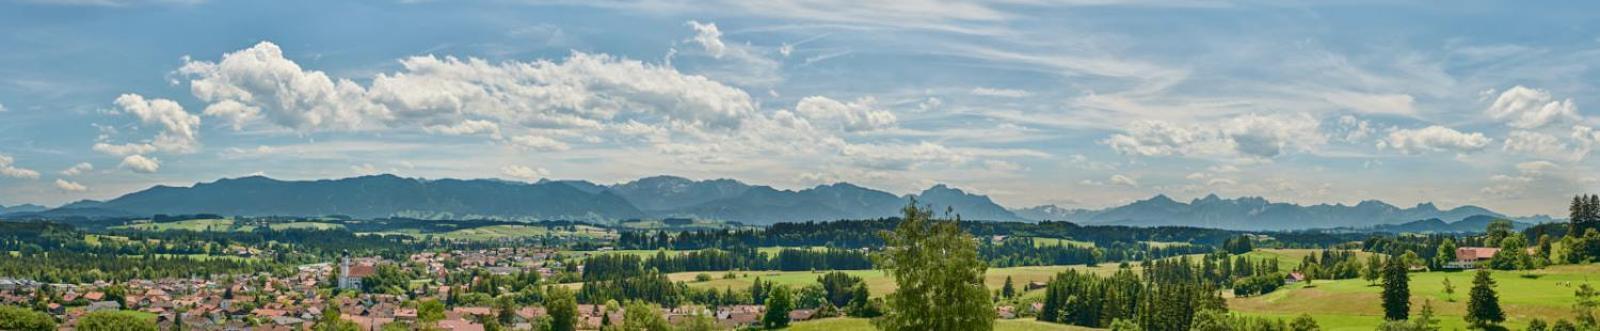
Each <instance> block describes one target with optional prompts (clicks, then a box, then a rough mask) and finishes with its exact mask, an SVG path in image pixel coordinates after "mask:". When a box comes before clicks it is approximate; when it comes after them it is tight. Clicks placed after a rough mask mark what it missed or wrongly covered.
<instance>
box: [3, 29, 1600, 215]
mask: <svg viewBox="0 0 1600 331" xmlns="http://www.w3.org/2000/svg"><path fill="white" fill-rule="evenodd" d="M1541 5H1542V6H1529V5H1526V4H1517V3H1492V2H1462V3H1452V4H1451V5H1450V6H1444V7H1441V6H1437V5H1436V4H1430V3H1425V2H1419V3H1406V2H1350V3H1328V2H1304V3H1302V2H1299V1H1263V2H1255V1H1122V0H1083V1H1070V0H1069V1H1048V0H1010V1H993V2H990V1H971V2H969V1H893V2H882V1H831V0H773V1H728V2H723V1H572V2H568V1H352V2H330V1H267V2H246V1H218V0H210V1H206V0H187V1H183V0H174V1H135V0H66V1H49V0H37V1H4V2H0V109H3V111H0V133H3V134H0V204H4V205H13V204H19V203H41V204H49V205H55V204H60V203H64V202H69V201H74V200H78V199H105V198H110V197H115V196H117V195H120V194H124V193H127V192H130V191H134V190H138V189H142V188H145V187H149V186H151V185H158V184H165V185H189V184H192V183H194V182H199V181H211V180H215V179H218V178H223V177H238V176H246V175H251V174H265V175H268V176H271V177H276V178H284V179H310V178H337V177H348V176H355V175H362V174H371V173H395V174H398V175H402V176H411V177H426V178H441V177H458V178H488V177H494V178H503V179H511V180H525V181H535V180H538V179H540V178H554V179H588V180H592V181H596V182H601V183H613V182H618V181H625V180H630V179H634V178H638V177H642V176H650V175H657V174H672V175H680V176H685V177H690V178H722V177H727V178H735V179H739V180H743V181H747V182H752V183H761V184H770V185H774V186H778V187H781V188H805V187H810V186H814V185H818V184H826V183H832V182H838V181H848V182H852V183H856V184H860V185H864V186H869V187H875V188H880V189H885V190H889V191H892V192H895V193H909V192H915V191H918V190H920V189H923V188H926V187H928V186H930V185H932V184H934V183H948V184H951V185H953V186H956V187H960V188H963V189H967V190H970V191H974V192H978V193H983V194H988V195H990V196H992V197H994V198H995V199H996V200H998V201H999V202H1000V203H1002V204H1005V205H1007V206H1010V207H1026V206H1032V205H1039V204H1056V205H1060V206H1064V207H1103V206H1108V205H1113V204H1120V203H1125V202H1128V201H1132V200H1135V199H1142V198H1146V197H1149V196H1151V195H1154V194H1157V193H1164V194H1168V195H1171V196H1174V197H1177V198H1180V199H1182V198H1192V197H1197V196H1203V195H1205V194H1208V193H1213V192H1214V193H1217V194H1220V195H1223V196H1247V195H1248V196H1263V197H1266V198H1268V199H1271V200H1275V201H1292V202H1300V203H1323V202H1326V203H1355V202H1358V201H1360V200H1365V199H1381V200H1385V201H1389V202H1392V203H1396V204H1401V205H1409V204H1414V203H1418V202H1424V201H1435V202H1438V203H1439V204H1440V205H1442V206H1454V205H1460V204H1477V205H1482V206H1485V207H1489V208H1493V209H1496V210H1500V211H1503V212H1508V213H1512V214H1534V213H1548V214H1557V215H1559V214H1561V213H1563V210H1564V208H1565V201H1566V199H1567V197H1569V196H1570V195H1572V194H1575V193H1579V192H1590V191H1593V190H1594V186H1596V184H1597V181H1600V178H1597V177H1595V175H1593V174H1594V173H1595V171H1594V170H1595V162H1594V161H1593V159H1591V158H1589V156H1590V152H1591V149H1592V147H1593V146H1594V145H1595V144H1596V143H1597V142H1600V130H1596V129H1595V128H1596V127H1600V117H1596V116H1600V115H1596V114H1592V113H1594V111H1589V110H1587V109H1588V108H1590V107H1591V105H1594V104H1596V103H1597V102H1600V100H1595V97H1594V95H1596V93H1595V92H1596V91H1597V90H1596V86H1594V84H1593V82H1595V81H1596V78H1597V77H1596V76H1597V75H1596V71H1595V68H1594V65H1593V63H1595V61H1596V60H1595V59H1597V58H1600V27H1596V26H1595V25H1596V24H1600V23H1597V21H1596V20H1593V19H1592V14H1591V13H1593V12H1595V11H1596V10H1600V8H1593V7H1594V5H1593V4H1588V3H1578V4H1573V5H1570V6H1568V5H1565V4H1553V3H1552V4H1545V3H1541Z"/></svg>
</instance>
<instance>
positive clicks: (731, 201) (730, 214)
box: [0, 175, 1505, 230]
mask: <svg viewBox="0 0 1600 331" xmlns="http://www.w3.org/2000/svg"><path fill="white" fill-rule="evenodd" d="M911 198H916V199H917V201H918V202H919V204H927V205H932V206H934V208H935V209H936V210H938V211H941V212H942V211H943V210H944V209H945V208H946V207H949V208H952V209H954V210H955V211H956V213H957V214H960V215H961V216H962V218H964V219H968V220H988V221H1038V220H1064V221H1073V222H1078V223H1086V224H1112V225H1133V226H1158V225H1184V226H1200V227H1211V228H1223V229H1240V230H1289V229H1308V228H1335V227H1358V228H1359V227H1375V226H1380V225H1395V224H1401V223H1407V222H1412V221H1418V220H1429V219H1440V220H1449V221H1455V220H1463V219H1467V218H1469V217H1473V216H1480V215H1481V216H1484V217H1489V218H1500V217H1505V215H1502V214H1500V213H1496V212H1494V211H1490V210H1487V209H1484V208H1480V207H1476V206H1461V207H1457V208H1453V209H1449V210H1440V209H1438V208H1437V207H1435V206H1434V205H1432V204H1429V203H1424V204H1419V205H1417V206H1414V207H1411V208H1400V207H1396V206H1393V205H1390V204H1387V203H1383V202H1380V201H1373V200H1369V201H1363V202H1361V203H1359V204H1356V205H1354V206H1347V205H1343V204H1337V205H1328V204H1319V205H1312V206H1301V205H1296V204H1290V203H1274V202H1270V201H1267V200H1266V199H1263V198H1258V197H1243V198H1236V199H1223V198H1219V197H1217V196H1216V195H1210V196H1207V197H1204V198H1200V199H1194V200H1193V201H1190V202H1187V203H1184V202H1178V201H1174V200H1172V199H1170V198H1168V197H1167V196H1165V195H1158V196H1155V197H1153V198H1150V199H1146V200H1141V201H1137V202H1134V203H1131V204H1128V205H1124V206H1118V207H1112V208H1107V209H1099V210H1088V209H1066V208H1059V207H1055V206H1039V207H1033V208H1025V209H1016V210H1008V209H1006V208H1005V207H1002V206H1000V205H999V204H996V203H995V202H994V201H992V200H990V199H989V198H988V197H986V196H983V195H977V194H972V193H968V192H965V191H962V190H960V189H956V188H952V187H949V186H945V185H935V186H933V187H930V188H928V189H926V190H923V191H922V192H919V193H916V194H908V195H904V196H901V195H895V194H892V193H888V192H884V191H879V190H874V189H870V188H865V187H861V186H856V185H853V184H849V183H837V184H830V185H820V186H816V187H812V188H807V189H801V190H780V189H775V188H772V187H770V186H763V185H751V184H746V183H742V182H739V181H736V180H731V179H713V180H698V181H697V180H690V179H686V178H681V177H673V176H655V177H647V178H641V179H638V180H635V181H631V182H626V183H621V184H615V185H602V184H596V183H592V182H588V181H581V180H543V181H540V182H537V183H526V182H513V181H504V180H495V179H470V180H461V179H417V178H402V177H398V176H393V175H374V176H362V177H352V178H343V179H330V180H313V181H284V180H277V179H272V178H267V177H262V176H251V177H242V178H232V179H221V180H218V181H215V182H210V183H199V184H195V185H194V186H191V187H170V186H156V187H152V188H149V189H146V190H143V191H139V192H134V193H130V194H127V195H124V196H121V197H118V198H115V199H111V200H108V201H104V202H99V201H80V202H76V203H72V204H68V205H65V206H62V207H60V208H56V209H52V210H43V208H42V207H37V206H31V207H30V206H21V207H22V208H18V207H12V208H4V209H0V213H5V214H6V215H7V216H12V217H29V216H34V217H41V216H42V217H69V216H86V217H112V216H148V215H156V214H168V215H177V214H198V213H212V214H221V215H239V216H325V215H345V216H350V217H356V218H377V217H390V216H401V217H416V218H429V219H467V218H499V219H521V220H541V219H571V220H598V221H604V220H622V219H636V218H669V217H683V218H702V219H716V220H723V221H736V222H741V223H745V224H771V223H776V222H785V221H810V220H817V221H826V220H837V219H865V218H878V217H890V216H895V215H898V214H899V210H900V208H901V207H904V206H905V204H906V201H908V199H911ZM0 208H3V207H0ZM1441 223H1443V224H1445V225H1444V226H1448V225H1449V222H1443V221H1441ZM1418 224H1422V223H1418ZM1428 224H1431V223H1428Z"/></svg>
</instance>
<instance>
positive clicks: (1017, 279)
mask: <svg viewBox="0 0 1600 331" xmlns="http://www.w3.org/2000/svg"><path fill="white" fill-rule="evenodd" d="M1116 268H1117V267H1116V265H1114V264H1102V265H1100V266H1098V267H1093V268H1091V267H1086V266H1042V267H1013V268H990V269H989V272H988V273H986V274H985V275H984V284H986V285H988V286H989V288H990V289H1000V288H1001V287H1003V286H1005V282H1006V277H1007V276H1010V277H1011V281H1012V283H1013V284H1015V286H1017V287H1018V288H1019V290H1020V289H1021V288H1022V287H1024V286H1026V285H1027V284H1028V282H1034V281H1039V282H1043V281H1048V280H1050V278H1051V277H1054V276H1055V275H1056V274H1057V273H1061V272H1062V271H1066V270H1068V269H1077V270H1084V271H1090V272H1095V273H1099V274H1110V273H1112V272H1116ZM843 272H844V273H847V274H850V275H852V276H856V277H861V280H862V281H863V282H865V283H866V284H867V291H868V292H871V293H872V296H874V297H881V296H883V295H884V294H888V293H889V292H893V291H894V289H895V283H894V279H893V278H891V277H890V276H889V275H886V274H884V272H883V271H881V270H845V271H843ZM704 273H705V274H708V275H711V278H712V279H711V280H710V281H705V282H696V281H695V280H694V278H695V275H699V274H701V272H679V273H673V274H669V275H668V277H669V278H671V279H672V280H673V281H683V282H688V283H689V286H691V287H698V288H716V289H721V288H727V287H732V288H735V289H743V288H749V287H750V284H751V283H753V282H754V281H755V279H756V277H760V278H761V279H762V280H766V281H772V282H773V283H774V284H779V285H788V286H792V287H801V286H807V285H810V284H815V283H816V282H817V277H821V276H822V275H823V274H825V273H827V271H737V272H734V273H735V274H736V275H737V276H736V277H735V278H734V279H723V276H724V275H726V274H727V273H728V272H722V271H714V272H704Z"/></svg>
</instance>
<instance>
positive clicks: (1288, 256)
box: [1244, 249, 1372, 270]
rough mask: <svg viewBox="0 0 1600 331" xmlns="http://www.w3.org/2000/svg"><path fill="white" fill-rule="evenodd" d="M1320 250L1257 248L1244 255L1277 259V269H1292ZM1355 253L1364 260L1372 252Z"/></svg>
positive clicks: (1252, 257)
mask: <svg viewBox="0 0 1600 331" xmlns="http://www.w3.org/2000/svg"><path fill="white" fill-rule="evenodd" d="M1322 251H1323V250H1321V249H1258V250H1255V251H1253V252H1249V253H1245V254H1244V255H1245V256H1248V257H1250V258H1251V259H1265V258H1272V259H1277V260H1278V269H1279V270H1294V268H1295V267H1298V266H1300V261H1304V260H1305V258H1306V256H1310V255H1314V254H1322ZM1355 253H1356V257H1357V258H1360V259H1361V261H1362V262H1366V261H1367V260H1366V259H1367V257H1368V256H1370V255H1372V253H1368V252H1361V251H1357V252H1355Z"/></svg>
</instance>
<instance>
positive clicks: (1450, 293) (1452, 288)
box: [1442, 277, 1456, 302]
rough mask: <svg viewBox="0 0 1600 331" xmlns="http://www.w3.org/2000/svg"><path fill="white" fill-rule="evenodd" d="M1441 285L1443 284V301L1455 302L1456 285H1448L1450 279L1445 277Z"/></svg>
mask: <svg viewBox="0 0 1600 331" xmlns="http://www.w3.org/2000/svg"><path fill="white" fill-rule="evenodd" d="M1442 283H1444V299H1445V300H1450V302H1456V285H1455V284H1451V283H1450V277H1445V278H1444V281H1442Z"/></svg>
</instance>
